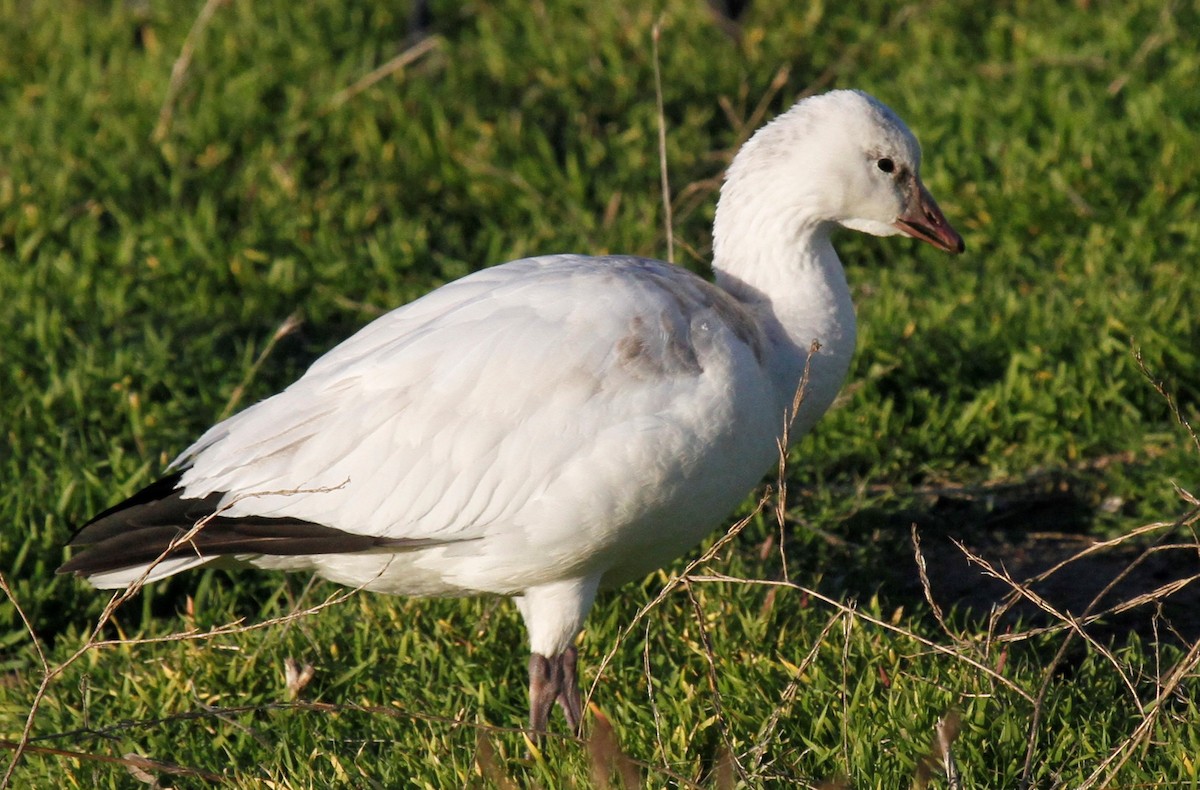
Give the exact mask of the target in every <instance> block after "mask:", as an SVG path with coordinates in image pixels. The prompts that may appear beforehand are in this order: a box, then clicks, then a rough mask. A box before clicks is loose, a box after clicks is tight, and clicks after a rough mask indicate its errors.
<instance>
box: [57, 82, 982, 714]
mask: <svg viewBox="0 0 1200 790" xmlns="http://www.w3.org/2000/svg"><path fill="white" fill-rule="evenodd" d="M920 163H921V153H920V149H919V147H918V144H917V141H916V139H915V138H914V137H913V135H912V133H911V132H910V131H909V130H908V128H907V127H906V126H905V125H904V123H903V122H902V121H901V120H900V119H899V118H898V117H897V116H896V115H895V114H894V113H893V112H892V111H891V110H890V109H888V108H887V107H886V106H884V105H883V104H882V103H880V102H879V101H878V100H876V99H874V98H872V97H870V96H868V95H866V94H864V93H861V92H857V91H846V90H840V91H833V92H830V93H826V94H823V95H820V96H815V97H812V98H808V99H805V100H803V101H801V102H799V103H798V104H796V105H795V106H794V107H792V109H791V110H789V111H788V112H786V113H784V114H783V115H781V116H779V117H778V118H776V119H775V120H774V121H773V122H771V123H769V124H767V125H766V126H765V127H763V128H762V129H760V130H759V131H758V132H757V133H756V134H755V135H754V136H753V137H752V138H751V139H750V140H749V142H747V143H746V144H745V145H744V146H743V147H742V149H741V151H739V153H738V154H737V156H736V158H735V159H734V161H733V163H732V165H731V166H730V168H729V172H728V175H727V178H726V181H725V184H724V186H723V188H722V191H721V197H720V201H719V204H718V207H717V214H716V224H715V227H714V229H713V237H714V239H713V240H714V249H713V269H714V271H715V273H716V284H715V285H714V284H712V283H709V282H708V281H706V280H704V279H702V278H700V277H697V276H696V275H694V274H691V273H689V272H688V271H686V270H684V269H682V268H679V267H676V266H672V265H670V264H667V263H663V262H662V261H654V260H647V259H644V258H635V257H627V256H602V257H587V256H582V255H551V256H545V257H539V258H528V259H525V260H518V261H513V262H511V263H506V264H504V265H502V266H495V267H492V268H488V269H484V270H482V271H479V272H477V273H475V274H472V275H470V276H468V277H464V278H463V279H461V280H458V281H457V282H453V283H450V284H449V285H446V286H444V287H442V288H439V289H438V290H436V291H434V292H433V293H430V294H429V295H427V296H425V297H423V298H421V299H418V300H417V301H415V302H413V303H412V304H409V305H406V306H404V307H401V308H399V309H397V310H394V311H392V312H391V313H388V314H387V315H385V316H383V317H382V318H379V319H378V320H376V321H374V322H372V323H371V324H370V325H368V326H367V327H366V328H364V329H363V330H361V331H360V332H358V333H357V334H356V335H354V336H353V337H351V338H350V339H349V340H347V341H345V342H344V343H342V344H341V345H339V346H338V347H336V348H334V349H333V350H332V351H330V352H329V353H328V354H326V355H325V356H323V357H322V358H320V359H319V360H317V361H316V363H314V364H313V366H312V367H311V368H310V369H309V370H308V372H306V373H305V374H304V376H302V377H301V378H300V379H299V380H298V381H297V382H296V383H294V384H293V385H291V386H290V387H288V388H287V389H286V390H284V391H283V392H281V393H279V394H278V395H275V396H274V397H272V398H269V399H267V400H265V401H262V402H261V403H258V404H256V405H254V406H251V407H250V408H248V409H246V410H245V411H243V412H241V413H240V414H237V415H235V416H233V417H231V418H229V419H227V420H225V421H223V422H221V423H219V424H217V425H216V426H214V427H213V428H211V429H210V430H209V431H208V432H207V433H205V434H204V435H203V436H202V437H200V440H199V441H197V442H196V443H195V444H193V445H192V446H191V447H189V448H188V449H187V450H185V451H184V452H183V454H182V455H180V456H179V457H178V458H177V459H176V460H175V461H174V463H173V465H172V470H173V471H172V472H171V474H169V475H168V476H167V477H165V478H163V479H162V480H159V481H158V482H156V483H154V484H152V485H150V486H149V487H147V488H146V489H144V490H142V491H140V492H139V493H137V494H135V495H134V496H133V497H131V498H130V499H128V500H126V501H124V502H122V503H120V504H118V505H116V506H115V507H112V508H110V509H109V510H106V511H105V512H103V513H101V514H100V515H98V516H96V517H95V518H94V519H93V520H92V521H91V522H89V523H88V524H87V525H85V526H84V527H83V528H82V529H80V530H79V532H78V533H77V534H76V535H75V536H74V538H73V540H72V541H71V543H72V545H74V546H82V547H85V548H84V549H83V550H82V551H81V552H79V553H77V554H75V556H74V557H73V558H72V559H71V560H70V561H69V562H67V563H66V564H65V565H63V566H62V567H61V568H60V569H59V570H60V572H64V573H65V572H74V573H77V574H80V575H82V576H85V577H87V578H88V580H89V581H91V583H92V584H94V585H96V586H97V587H101V588H121V587H126V586H129V585H130V584H132V583H134V582H135V581H136V580H137V579H139V578H141V577H142V576H143V575H144V574H148V575H147V576H146V578H147V579H149V580H155V579H161V578H163V577H166V576H170V575H172V574H174V573H178V572H180V571H182V570H185V569H188V568H195V567H198V566H201V565H204V564H206V563H209V562H211V561H212V560H213V559H215V558H219V557H232V558H234V559H235V560H237V561H240V562H242V563H248V564H250V565H254V566H257V567H259V568H268V569H276V570H288V571H313V572H315V573H317V574H318V575H320V576H323V577H325V578H327V579H332V580H333V581H335V582H339V583H341V584H345V585H352V586H361V587H364V588H366V589H368V590H374V591H377V592H383V593H392V594H398V595H429V596H435V595H436V596H457V595H475V594H480V593H491V594H497V595H507V596H512V597H513V598H514V600H515V601H516V604H517V607H518V608H519V609H520V611H521V614H522V616H523V617H524V620H525V624H526V626H527V627H528V630H529V644H530V648H531V651H532V656H531V658H530V662H529V686H530V698H531V699H530V709H531V710H530V724H531V726H532V727H533V729H534V730H543V729H544V728H545V726H546V722H547V717H548V716H549V713H550V711H551V709H552V707H553V705H554V703H555V701H557V702H558V703H559V704H560V705H561V706H562V708H563V710H564V711H565V713H566V718H567V723H568V724H569V725H570V726H571V727H572V728H575V729H577V728H578V727H579V724H580V720H581V716H582V713H581V710H580V695H579V690H578V684H577V682H576V651H575V647H574V641H575V638H576V636H577V635H578V634H579V631H580V629H581V628H582V625H583V622H584V618H585V617H586V616H587V613H588V610H589V609H590V608H591V606H592V600H593V598H594V597H595V595H596V591H597V590H598V589H600V588H607V587H613V586H614V585H619V584H621V583H623V582H625V581H628V580H631V579H636V578H638V577H640V576H643V575H644V574H646V573H648V572H650V571H652V570H653V569H655V568H658V567H660V566H661V565H662V564H664V563H666V562H668V561H669V560H671V559H673V558H675V557H677V556H678V555H679V554H681V553H682V552H684V551H686V550H687V549H689V548H691V547H692V546H694V545H695V544H696V543H697V542H699V541H700V540H701V538H703V537H704V536H705V535H706V534H707V533H708V532H709V531H710V530H712V529H713V528H714V527H715V526H716V525H717V524H718V523H719V522H720V521H721V520H722V519H723V518H724V517H725V516H726V515H727V514H728V513H729V512H730V511H731V510H733V509H734V508H735V507H736V506H737V505H738V503H739V502H741V501H742V500H743V499H744V498H745V497H746V495H747V494H748V492H749V491H750V490H751V489H752V488H753V487H754V485H755V484H756V483H757V482H758V481H759V480H760V479H761V477H762V475H763V474H764V472H765V471H766V470H767V469H769V468H770V467H771V465H772V463H773V462H774V461H775V460H776V459H777V453H778V450H777V446H776V442H777V439H778V438H779V437H780V436H781V435H782V432H783V427H784V421H785V413H786V412H788V411H789V410H790V409H791V408H792V403H793V397H794V394H795V391H796V389H797V386H798V384H799V381H800V378H801V375H802V371H803V370H804V367H805V364H806V363H807V362H810V360H808V357H809V352H810V348H812V347H813V346H812V344H813V342H814V341H816V342H817V343H819V344H820V346H819V351H818V352H817V353H816V354H814V355H813V358H812V359H811V366H810V374H809V375H810V378H809V383H808V389H807V391H806V392H805V394H804V398H803V401H802V403H801V405H800V408H799V411H798V413H797V414H795V415H794V416H793V417H792V425H791V428H790V430H789V432H788V434H787V435H788V436H789V437H790V439H791V440H792V441H795V440H796V439H798V438H799V437H800V436H802V435H803V434H804V433H805V432H806V431H807V430H808V429H809V428H810V427H812V425H813V423H815V422H816V421H817V419H818V418H819V417H820V416H821V414H822V413H823V412H824V411H825V410H826V409H827V408H828V407H829V404H830V403H831V402H832V401H833V399H834V396H835V395H836V394H837V392H838V389H839V388H840V387H841V385H842V380H843V378H844V377H845V375H846V371H847V369H848V367H849V364H850V358H851V355H852V353H853V351H854V338H855V319H854V308H853V306H852V304H851V301H850V291H849V289H848V288H847V285H846V279H845V275H844V273H843V271H842V265H841V263H840V261H839V260H838V256H837V254H836V253H835V252H834V249H833V246H832V245H831V244H830V239H829V237H830V234H831V233H832V232H833V231H834V230H835V229H836V228H837V227H838V226H839V225H840V226H844V227H848V228H853V229H856V230H860V231H865V232H867V233H871V234H875V235H878V236H886V235H891V234H896V233H901V234H905V235H908V236H911V237H914V238H917V239H920V240H922V241H926V242H929V243H930V244H932V245H934V246H935V247H937V248H939V249H941V250H945V251H947V252H954V253H956V252H961V251H962V249H963V242H962V239H961V237H960V236H959V235H958V234H957V233H956V232H955V231H954V229H953V228H951V227H950V225H949V224H948V223H947V222H946V220H945V218H944V217H943V215H942V212H941V211H940V210H939V209H938V207H937V204H936V203H935V202H934V200H933V198H932V197H931V196H930V195H929V192H928V191H926V189H925V187H924V185H923V184H922V183H921V179H920V177H919V175H918V171H919V166H920ZM216 512H219V515H218V516H216V517H214V518H212V519H211V520H210V521H208V523H207V524H206V525H205V526H204V527H203V528H202V529H201V530H200V531H199V533H198V534H196V535H195V536H194V537H192V538H191V539H190V540H188V541H187V542H186V543H184V544H181V545H174V546H173V545H172V544H173V541H177V539H178V538H179V536H180V535H182V534H183V533H184V532H185V531H186V530H188V529H190V528H191V527H192V526H193V525H194V524H195V523H197V521H198V520H200V519H202V518H206V517H209V516H211V515H212V514H214V513H216ZM169 547H170V550H169V551H168V548H169ZM164 552H165V553H166V556H165V558H161V559H160V555H161V554H163V553H164Z"/></svg>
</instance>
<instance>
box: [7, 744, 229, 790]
mask: <svg viewBox="0 0 1200 790" xmlns="http://www.w3.org/2000/svg"><path fill="white" fill-rule="evenodd" d="M18 748H20V749H21V751H23V752H25V753H26V754H40V755H45V756H47V757H69V758H71V759H73V760H79V761H81V762H94V763H111V764H113V765H123V766H125V767H126V768H138V769H141V770H144V771H154V772H156V773H160V774H167V775H168V776H192V777H195V778H197V779H203V780H205V781H207V782H215V783H217V784H225V783H227V782H229V781H230V779H229V777H227V776H222V775H221V774H215V773H212V772H211V771H204V770H201V769H199V768H186V767H184V766H182V765H176V764H174V763H167V762H162V761H161V760H152V759H150V758H149V757H142V756H140V755H134V754H127V755H124V756H122V757H113V756H112V755H108V754H91V753H89V752H80V751H74V750H71V749H54V748H52V747H49V746H33V745H30V744H26V745H25V746H21V745H20V743H19V742H17V741H10V740H6V739H2V738H0V749H9V750H11V751H16V750H17V749H18Z"/></svg>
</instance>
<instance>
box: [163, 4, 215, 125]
mask: <svg viewBox="0 0 1200 790" xmlns="http://www.w3.org/2000/svg"><path fill="white" fill-rule="evenodd" d="M225 2H228V0H205V3H204V6H203V7H202V8H201V9H200V13H199V14H197V15H196V21H194V22H193V23H192V27H191V29H190V30H188V34H187V38H185V39H184V40H183V46H182V47H181V48H180V50H179V57H177V58H175V63H174V64H173V65H172V66H171V81H170V82H169V83H168V84H167V95H166V96H165V97H164V98H163V103H162V107H161V108H159V111H158V123H156V124H155V125H154V131H153V132H152V133H151V134H150V142H152V143H155V144H158V143H161V142H162V141H163V140H165V139H166V137H167V133H168V132H169V131H170V129H171V119H172V118H173V117H174V115H175V100H176V99H177V98H178V97H179V91H180V90H182V89H183V81H184V79H185V78H186V77H187V71H188V67H189V66H191V65H192V58H193V57H194V56H195V54H196V47H197V46H198V45H199V43H200V36H201V35H203V34H204V29H205V28H206V27H208V23H209V22H210V21H211V20H212V18H213V14H215V13H216V12H217V8H218V7H219V6H220V5H222V4H223V3H225Z"/></svg>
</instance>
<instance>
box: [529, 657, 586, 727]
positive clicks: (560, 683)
mask: <svg viewBox="0 0 1200 790" xmlns="http://www.w3.org/2000/svg"><path fill="white" fill-rule="evenodd" d="M578 655H579V654H578V651H576V649H575V648H573V647H569V648H567V649H566V650H564V651H563V652H562V653H559V654H558V655H556V656H543V655H541V654H540V653H532V654H531V655H530V656H529V727H530V729H532V730H533V731H534V732H545V731H546V724H547V722H549V720H550V710H551V709H552V708H553V707H554V703H555V702H557V703H558V704H559V705H560V706H561V707H562V709H563V713H564V714H566V717H567V726H568V727H570V728H571V732H573V733H575V734H579V728H580V725H581V724H582V723H583V701H582V698H581V697H580V694H579V675H578V673H577V672H576V660H577V658H578Z"/></svg>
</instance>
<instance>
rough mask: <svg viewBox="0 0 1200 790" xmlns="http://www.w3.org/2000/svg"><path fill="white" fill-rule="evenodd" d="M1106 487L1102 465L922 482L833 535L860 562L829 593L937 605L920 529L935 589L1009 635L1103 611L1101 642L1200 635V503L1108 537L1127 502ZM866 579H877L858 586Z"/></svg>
mask: <svg viewBox="0 0 1200 790" xmlns="http://www.w3.org/2000/svg"><path fill="white" fill-rule="evenodd" d="M1099 488H1100V483H1099V475H1098V474H1097V473H1088V472H1086V471H1084V472H1056V473H1042V474H1036V475H1033V476H1030V477H1028V478H1026V479H1023V480H1020V481H1015V482H1010V483H1005V484H1002V485H995V486H982V487H953V486H947V487H941V488H936V489H933V488H929V489H921V490H917V491H914V492H912V494H911V495H909V496H907V497H904V498H902V499H900V500H899V501H896V500H893V501H892V502H891V503H889V504H888V505H884V506H877V507H875V506H873V507H868V508H865V509H863V510H859V511H858V512H856V513H855V514H854V515H852V516H850V517H849V518H848V519H847V520H846V521H845V522H844V523H843V524H842V525H839V527H838V529H836V530H835V532H836V533H837V534H838V535H844V536H847V537H848V539H849V543H848V544H847V545H846V546H845V551H846V552H847V553H848V554H849V556H847V557H846V558H845V559H846V561H847V562H853V563H855V564H856V565H858V564H859V563H862V565H861V566H860V567H859V568H858V569H857V570H856V571H855V572H853V573H852V574H848V575H845V576H841V577H839V576H838V574H837V571H836V570H833V569H827V570H833V573H832V574H831V575H830V576H827V581H829V582H831V585H829V586H832V587H833V590H831V592H835V593H836V594H838V595H839V596H841V597H846V596H849V597H862V596H864V595H866V594H869V593H872V592H878V593H879V594H880V595H881V596H882V597H883V598H885V599H887V600H888V601H889V603H892V604H894V605H905V606H908V607H910V608H911V607H912V606H914V605H915V606H916V607H917V608H926V609H927V608H929V602H928V600H927V597H926V589H925V584H924V583H923V582H922V580H921V576H920V572H919V569H918V563H917V560H916V557H915V552H914V547H913V543H912V530H913V529H914V527H915V529H916V532H917V535H918V537H919V540H920V550H921V554H922V556H923V558H924V561H925V564H926V577H927V579H928V593H929V594H930V595H931V596H932V598H933V602H934V603H935V604H936V605H937V606H938V607H940V608H941V609H942V610H944V611H947V612H950V611H953V612H954V613H955V614H954V619H956V620H960V621H961V620H965V621H966V622H967V623H970V624H972V625H973V626H974V627H977V628H986V627H987V623H988V620H989V619H990V618H992V617H993V615H994V614H995V616H996V618H997V619H996V626H995V627H996V628H997V629H998V630H1001V631H1003V630H1006V629H1011V628H1016V627H1021V628H1039V627H1052V626H1059V627H1061V626H1062V625H1063V622H1064V617H1066V618H1085V617H1088V616H1094V615H1097V614H1100V615H1101V616H1100V617H1099V618H1098V619H1096V620H1095V621H1093V622H1089V623H1088V625H1087V630H1088V632H1089V633H1090V634H1091V635H1092V636H1093V637H1094V638H1096V639H1097V640H1099V641H1101V642H1109V641H1114V640H1115V641H1124V640H1125V639H1126V638H1127V637H1128V636H1129V635H1130V634H1132V633H1136V634H1137V635H1138V636H1140V637H1142V638H1143V639H1145V640H1147V641H1174V642H1177V643H1180V644H1185V645H1186V644H1190V643H1192V642H1194V641H1196V640H1197V639H1200V584H1193V583H1191V582H1192V581H1194V579H1193V577H1194V576H1195V575H1196V574H1197V573H1200V561H1198V558H1200V545H1198V544H1197V540H1196V537H1195V534H1194V532H1192V531H1191V528H1190V527H1191V526H1192V525H1194V524H1195V520H1196V515H1197V514H1196V511H1193V512H1192V513H1191V514H1190V515H1188V516H1184V517H1181V518H1180V519H1179V520H1178V521H1177V522H1175V523H1174V524H1171V523H1164V524H1163V525H1161V528H1158V529H1150V528H1148V527H1147V528H1144V529H1145V532H1144V533H1143V534H1140V535H1139V534H1127V535H1125V536H1122V537H1119V538H1114V539H1112V540H1109V541H1106V540H1104V539H1103V538H1101V537H1098V536H1097V535H1096V520H1097V515H1098V514H1099V513H1100V512H1101V511H1102V510H1104V509H1106V508H1111V507H1114V506H1116V505H1118V504H1119V503H1109V502H1105V501H1102V499H1101V497H1100V496H1099V494H1098V490H1099ZM837 553H840V552H837ZM968 553H969V554H971V555H974V557H969V556H968ZM979 560H982V561H985V562H986V563H987V564H989V565H990V566H992V568H991V570H989V569H988V568H986V567H984V565H983V564H982V563H981V562H979ZM996 571H998V572H1000V573H1001V574H1006V575H1007V576H1008V580H1004V579H1002V578H999V577H998V576H997V574H996V573H995V572H996ZM864 578H870V579H871V582H872V586H871V587H869V588H863V587H861V586H858V585H860V584H861V583H862V580H863V579H864ZM1014 583H1015V584H1014ZM856 587H857V589H855V588H856ZM1018 588H1020V589H1021V590H1023V591H1024V592H1020V591H1018ZM1039 599H1040V600H1039ZM1129 603H1133V604H1134V605H1132V606H1128V607H1127V606H1126V605H1127V604H1129ZM1113 610H1117V611H1113ZM1056 612H1057V613H1058V614H1055V613H1056ZM1060 615H1061V616H1060Z"/></svg>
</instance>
